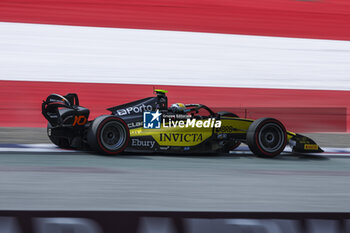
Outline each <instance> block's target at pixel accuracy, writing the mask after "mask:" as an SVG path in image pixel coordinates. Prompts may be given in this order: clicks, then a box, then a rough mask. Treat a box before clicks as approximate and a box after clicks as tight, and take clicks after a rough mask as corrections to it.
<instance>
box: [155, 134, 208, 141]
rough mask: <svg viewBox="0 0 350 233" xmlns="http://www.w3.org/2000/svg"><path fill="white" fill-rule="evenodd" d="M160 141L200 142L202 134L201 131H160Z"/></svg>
mask: <svg viewBox="0 0 350 233" xmlns="http://www.w3.org/2000/svg"><path fill="white" fill-rule="evenodd" d="M159 141H161V142H201V141H203V135H202V134H201V133H161V134H160V140H159Z"/></svg>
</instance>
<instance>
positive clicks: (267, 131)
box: [247, 118, 287, 158]
mask: <svg viewBox="0 0 350 233" xmlns="http://www.w3.org/2000/svg"><path fill="white" fill-rule="evenodd" d="M247 144H248V146H249V149H250V150H251V151H252V152H253V153H254V154H255V155H257V156H260V157H264V158H273V157H275V156H277V155H279V154H280V153H281V152H282V151H283V150H284V148H285V147H286V144H287V132H286V129H285V127H284V126H283V124H282V123H281V122H280V121H278V120H276V119H274V118H260V119H258V120H256V121H254V122H253V123H252V124H251V125H250V126H249V128H248V132H247Z"/></svg>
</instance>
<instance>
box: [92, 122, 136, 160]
mask: <svg viewBox="0 0 350 233" xmlns="http://www.w3.org/2000/svg"><path fill="white" fill-rule="evenodd" d="M87 140H88V144H89V146H90V147H91V148H92V149H93V150H95V151H97V152H100V153H102V154H109V155H116V154H119V153H121V152H123V151H124V149H125V148H126V147H127V145H128V144H129V140H130V133H129V128H128V126H127V124H126V123H125V122H124V121H123V120H122V119H120V118H118V117H115V116H109V115H108V116H100V117H97V118H96V119H95V120H94V121H93V122H92V124H91V126H90V127H89V129H88V134H87Z"/></svg>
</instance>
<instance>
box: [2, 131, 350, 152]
mask: <svg viewBox="0 0 350 233" xmlns="http://www.w3.org/2000/svg"><path fill="white" fill-rule="evenodd" d="M303 135H305V136H309V137H310V138H312V139H314V140H315V141H316V142H317V143H318V144H319V145H320V146H321V147H350V133H304V134H303ZM13 143H14V144H27V143H28V144H29V143H51V142H50V140H49V138H48V137H47V134H46V129H45V128H11V127H0V144H13Z"/></svg>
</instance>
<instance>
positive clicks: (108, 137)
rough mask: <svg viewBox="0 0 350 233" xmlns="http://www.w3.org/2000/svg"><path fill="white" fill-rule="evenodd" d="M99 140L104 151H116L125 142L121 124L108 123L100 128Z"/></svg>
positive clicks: (116, 122) (115, 122) (124, 133)
mask: <svg viewBox="0 0 350 233" xmlns="http://www.w3.org/2000/svg"><path fill="white" fill-rule="evenodd" d="M100 139H101V143H102V145H103V146H104V147H105V148H106V149H108V150H118V149H119V148H121V147H122V146H123V145H124V143H125V141H126V130H125V128H124V126H123V124H122V123H120V122H118V121H110V122H108V123H106V124H105V125H104V126H103V127H102V129H101V134H100Z"/></svg>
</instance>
